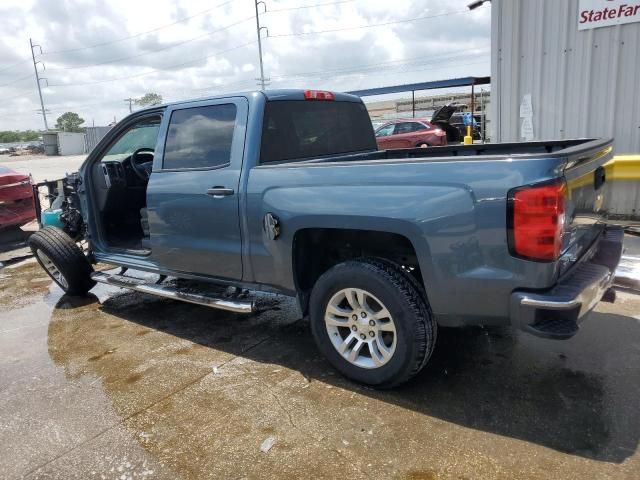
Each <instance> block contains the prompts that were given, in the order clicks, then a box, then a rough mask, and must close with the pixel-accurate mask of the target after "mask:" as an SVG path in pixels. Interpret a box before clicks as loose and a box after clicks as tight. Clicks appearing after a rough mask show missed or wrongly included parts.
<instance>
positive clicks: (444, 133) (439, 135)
mask: <svg viewBox="0 0 640 480" xmlns="http://www.w3.org/2000/svg"><path fill="white" fill-rule="evenodd" d="M433 133H435V134H436V137H444V136H445V135H446V134H447V132H445V131H444V130H440V129H439V128H436V129H435V130H434V131H433Z"/></svg>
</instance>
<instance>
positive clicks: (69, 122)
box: [56, 112, 84, 132]
mask: <svg viewBox="0 0 640 480" xmlns="http://www.w3.org/2000/svg"><path fill="white" fill-rule="evenodd" d="M83 123H84V118H81V117H80V115H78V114H77V113H75V112H66V113H63V114H62V115H60V116H59V117H58V119H57V120H56V129H58V130H62V131H63V132H81V131H82V130H83V129H82V128H81V127H80V125H82V124H83Z"/></svg>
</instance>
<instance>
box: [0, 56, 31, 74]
mask: <svg viewBox="0 0 640 480" xmlns="http://www.w3.org/2000/svg"><path fill="white" fill-rule="evenodd" d="M27 62H31V59H30V58H25V59H24V60H21V61H20V62H16V63H14V64H12V65H8V66H6V67H2V68H0V72H4V71H5V70H11V69H12V68H14V67H17V66H18V65H22V64H25V63H27Z"/></svg>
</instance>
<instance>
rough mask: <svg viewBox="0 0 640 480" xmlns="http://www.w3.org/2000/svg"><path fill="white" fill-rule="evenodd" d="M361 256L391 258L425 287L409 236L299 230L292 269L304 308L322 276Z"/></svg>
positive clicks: (321, 229)
mask: <svg viewBox="0 0 640 480" xmlns="http://www.w3.org/2000/svg"><path fill="white" fill-rule="evenodd" d="M360 257H379V258H385V259H387V260H389V261H392V262H394V263H395V264H397V265H400V266H401V267H402V268H403V269H405V270H406V271H407V272H408V273H410V274H411V275H412V276H413V277H414V278H415V279H416V280H417V281H418V282H419V284H420V285H422V286H424V282H423V279H422V273H421V272H420V266H419V264H418V257H417V255H416V251H415V249H414V248H413V245H412V244H411V241H410V240H409V239H408V238H407V237H404V236H402V235H399V234H397V233H389V232H380V231H375V230H355V229H339V228H309V229H304V230H300V231H298V232H296V234H295V237H294V240H293V269H294V274H295V281H296V287H297V289H298V292H299V294H300V298H301V301H302V305H303V309H305V308H306V303H307V301H306V300H307V299H308V296H309V293H310V292H311V288H312V287H313V285H314V284H315V282H316V280H317V279H318V278H319V277H320V275H322V274H323V273H324V272H326V271H327V270H329V269H330V268H331V267H333V266H334V265H337V264H338V263H341V262H344V261H346V260H351V259H354V258H360Z"/></svg>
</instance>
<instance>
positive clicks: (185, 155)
mask: <svg viewBox="0 0 640 480" xmlns="http://www.w3.org/2000/svg"><path fill="white" fill-rule="evenodd" d="M235 121H236V106H235V105H233V104H223V105H209V106H206V107H195V108H186V109H183V110H175V111H174V112H173V113H172V115H171V120H170V122H169V131H168V132H167V140H166V142H165V147H164V161H163V166H162V168H163V169H165V170H166V169H173V170H175V169H185V168H215V167H221V166H224V165H228V164H229V162H230V160H231V143H232V140H233V130H234V126H235Z"/></svg>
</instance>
